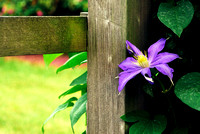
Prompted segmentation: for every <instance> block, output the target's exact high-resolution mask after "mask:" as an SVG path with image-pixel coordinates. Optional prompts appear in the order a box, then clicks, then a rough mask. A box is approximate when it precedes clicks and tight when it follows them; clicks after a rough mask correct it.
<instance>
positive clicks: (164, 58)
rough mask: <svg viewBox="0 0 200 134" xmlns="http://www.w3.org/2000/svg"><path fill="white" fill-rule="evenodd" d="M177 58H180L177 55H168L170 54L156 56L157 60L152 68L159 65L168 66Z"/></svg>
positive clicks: (164, 53)
mask: <svg viewBox="0 0 200 134" xmlns="http://www.w3.org/2000/svg"><path fill="white" fill-rule="evenodd" d="M177 58H179V56H178V55H177V54H173V53H168V52H163V53H159V54H158V55H157V56H156V58H155V59H154V60H153V61H152V62H151V66H154V65H157V64H166V63H169V62H171V61H173V60H175V59H177Z"/></svg>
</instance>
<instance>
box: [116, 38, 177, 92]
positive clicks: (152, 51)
mask: <svg viewBox="0 0 200 134" xmlns="http://www.w3.org/2000/svg"><path fill="white" fill-rule="evenodd" d="M165 42H166V39H164V38H161V39H160V40H158V41H157V42H156V43H154V44H153V45H151V46H150V47H149V48H148V57H147V53H146V52H145V53H144V54H143V53H142V52H141V51H140V50H139V49H138V48H137V47H136V46H134V45H133V44H131V43H130V42H129V41H126V47H127V49H128V51H129V52H130V53H132V54H133V55H134V56H133V57H128V58H126V59H125V60H124V61H123V62H121V63H120V64H119V67H120V68H121V69H122V70H123V72H121V73H120V74H119V86H118V91H119V92H121V91H122V89H123V88H124V86H125V85H126V83H127V82H128V81H129V80H130V79H132V78H134V77H135V76H136V75H137V74H139V73H141V74H142V75H143V76H144V78H145V79H146V80H147V81H149V82H150V83H153V79H152V78H151V71H150V68H156V69H157V70H158V71H159V72H161V73H162V74H164V75H167V76H168V77H169V79H170V80H171V82H172V84H173V81H172V78H173V72H174V70H173V69H172V68H170V67H169V66H168V64H167V63H169V62H171V61H173V60H175V59H176V58H179V56H178V55H177V54H173V53H168V52H162V53H159V52H160V51H162V49H163V48H164V46H165Z"/></svg>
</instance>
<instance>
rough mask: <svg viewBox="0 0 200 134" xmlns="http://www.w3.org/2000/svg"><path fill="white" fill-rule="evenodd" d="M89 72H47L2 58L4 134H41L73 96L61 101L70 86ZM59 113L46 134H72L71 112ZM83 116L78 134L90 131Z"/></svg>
mask: <svg viewBox="0 0 200 134" xmlns="http://www.w3.org/2000/svg"><path fill="white" fill-rule="evenodd" d="M85 70H86V69H79V68H75V69H74V70H72V69H69V70H65V71H62V72H60V73H59V74H56V73H55V72H56V69H55V68H48V69H47V68H45V67H40V66H36V65H30V64H28V63H23V62H19V61H4V59H3V58H0V103H1V105H0V134H41V133H42V131H41V127H42V124H43V122H44V121H45V120H46V118H47V117H48V116H49V115H50V114H51V113H52V112H53V111H54V110H55V109H56V108H57V106H58V105H60V104H62V103H63V102H64V101H65V100H66V99H68V98H69V97H71V96H74V95H75V96H77V97H79V96H80V93H76V94H73V95H71V96H66V97H65V98H61V99H60V100H59V99H58V96H59V95H60V94H62V93H63V92H64V91H66V90H67V89H68V88H69V86H68V85H69V84H70V82H71V81H72V80H73V79H74V78H76V77H77V76H79V75H80V74H81V73H83V72H84V71H85ZM70 110H71V108H68V109H66V110H64V111H61V112H59V113H58V114H57V115H56V116H55V117H54V118H53V119H51V120H49V122H47V124H46V125H45V134H71V133H72V130H71V125H70V119H69V112H70ZM84 125H85V117H84V116H83V117H82V118H81V119H80V120H79V121H78V123H77V124H76V125H75V127H74V128H75V133H77V134H80V133H82V132H83V131H84V130H85V129H86V127H85V126H84Z"/></svg>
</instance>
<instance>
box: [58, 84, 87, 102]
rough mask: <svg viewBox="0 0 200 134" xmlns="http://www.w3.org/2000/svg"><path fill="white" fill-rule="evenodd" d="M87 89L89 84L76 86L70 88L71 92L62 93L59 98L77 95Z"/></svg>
mask: <svg viewBox="0 0 200 134" xmlns="http://www.w3.org/2000/svg"><path fill="white" fill-rule="evenodd" d="M86 89H87V84H84V85H76V86H74V87H72V88H70V89H69V90H67V91H66V92H64V93H62V94H61V95H60V96H59V97H58V98H59V99H60V98H61V97H63V96H66V95H68V94H72V93H75V92H78V91H81V90H84V91H85V90H86Z"/></svg>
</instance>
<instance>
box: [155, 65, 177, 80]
mask: <svg viewBox="0 0 200 134" xmlns="http://www.w3.org/2000/svg"><path fill="white" fill-rule="evenodd" d="M155 68H156V69H157V70H158V71H159V72H161V73H162V74H164V75H167V76H168V77H169V79H170V81H171V82H172V84H174V83H173V81H172V78H173V72H174V69H173V68H171V67H169V66H168V65H167V64H159V65H156V66H155Z"/></svg>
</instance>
